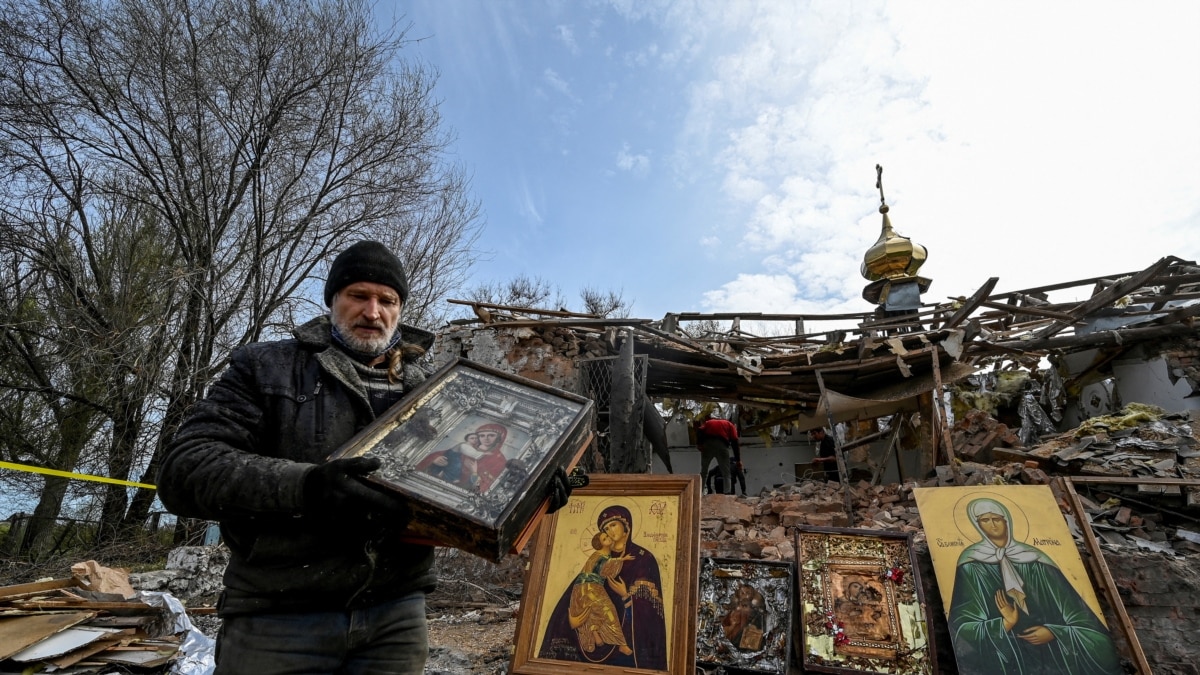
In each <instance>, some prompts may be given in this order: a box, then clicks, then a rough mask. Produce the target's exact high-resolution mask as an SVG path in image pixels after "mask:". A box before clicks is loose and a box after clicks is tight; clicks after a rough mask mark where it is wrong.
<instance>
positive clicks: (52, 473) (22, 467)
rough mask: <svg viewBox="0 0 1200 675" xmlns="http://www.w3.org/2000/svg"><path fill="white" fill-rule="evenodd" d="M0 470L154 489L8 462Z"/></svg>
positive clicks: (1, 465)
mask: <svg viewBox="0 0 1200 675" xmlns="http://www.w3.org/2000/svg"><path fill="white" fill-rule="evenodd" d="M0 469H12V470H14V471H29V472H31V473H44V474H46V475H47V476H59V477H62V478H76V479H78V480H93V481H96V482H98V483H113V484H114V485H129V486H131V487H139V488H149V489H151V490H154V489H156V488H155V487H154V486H153V485H147V484H146V483H135V482H133V481H131V480H120V479H118V478H109V477H108V476H92V475H89V474H86V473H72V472H70V471H58V470H57V469H47V468H44V467H40V466H29V465H28V464H10V463H9V462H0Z"/></svg>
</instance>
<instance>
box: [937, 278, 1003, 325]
mask: <svg viewBox="0 0 1200 675" xmlns="http://www.w3.org/2000/svg"><path fill="white" fill-rule="evenodd" d="M998 281H1000V277H991V278H990V279H988V280H987V281H985V282H984V283H983V285H982V286H980V287H979V290H977V291H975V293H973V294H972V295H971V297H969V298H967V300H966V302H964V303H963V304H962V307H959V308H958V310H957V311H955V312H954V315H953V316H951V317H950V319H949V320H947V321H946V323H944V324H942V328H956V327H957V326H958V324H960V323H962V322H963V321H965V320H966V318H967V317H968V316H970V315H971V312H974V311H975V310H976V309H978V308H979V305H980V304H981V303H983V302H984V301H985V300H987V297H988V294H989V293H991V292H992V289H993V288H995V287H996V282H998Z"/></svg>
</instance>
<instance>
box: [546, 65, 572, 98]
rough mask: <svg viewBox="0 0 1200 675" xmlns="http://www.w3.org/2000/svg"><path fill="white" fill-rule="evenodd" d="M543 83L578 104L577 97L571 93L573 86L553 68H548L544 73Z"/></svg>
mask: <svg viewBox="0 0 1200 675" xmlns="http://www.w3.org/2000/svg"><path fill="white" fill-rule="evenodd" d="M542 81H543V82H545V83H546V84H547V85H549V86H550V88H551V89H553V90H554V91H557V92H558V93H560V94H562V95H563V96H565V97H567V98H568V99H570V100H572V101H575V102H578V101H577V99H576V98H575V95H574V94H572V93H571V85H570V84H569V83H568V82H567V81H566V80H565V79H563V77H562V75H559V74H558V72H557V71H555V70H554V69H553V68H547V69H545V70H544V71H542Z"/></svg>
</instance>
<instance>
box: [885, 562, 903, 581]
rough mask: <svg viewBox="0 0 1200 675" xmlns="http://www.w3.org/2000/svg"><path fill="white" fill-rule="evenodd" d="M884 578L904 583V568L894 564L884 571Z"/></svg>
mask: <svg viewBox="0 0 1200 675" xmlns="http://www.w3.org/2000/svg"><path fill="white" fill-rule="evenodd" d="M883 578H884V579H887V580H888V581H891V582H894V583H897V584H902V583H904V570H902V569H900V567H899V566H894V567H892V568H891V569H889V570H888V571H886V572H884V573H883Z"/></svg>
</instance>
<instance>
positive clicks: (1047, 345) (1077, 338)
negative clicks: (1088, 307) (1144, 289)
mask: <svg viewBox="0 0 1200 675" xmlns="http://www.w3.org/2000/svg"><path fill="white" fill-rule="evenodd" d="M1196 332H1200V327H1195V326H1189V325H1188V324H1185V323H1173V324H1168V325H1165V326H1162V325H1155V326H1146V327H1144V328H1122V329H1120V330H1106V331H1101V332H1099V333H1090V334H1088V335H1066V336H1059V337H1050V338H1033V339H1031V340H1004V341H1001V342H995V343H992V344H991V346H993V347H1001V348H1007V349H1017V350H1020V351H1023V352H1032V351H1041V350H1047V349H1072V348H1078V347H1115V346H1117V345H1121V344H1126V343H1129V342H1140V341H1144V340H1155V339H1158V338H1165V337H1174V336H1176V335H1186V334H1189V333H1196Z"/></svg>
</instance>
